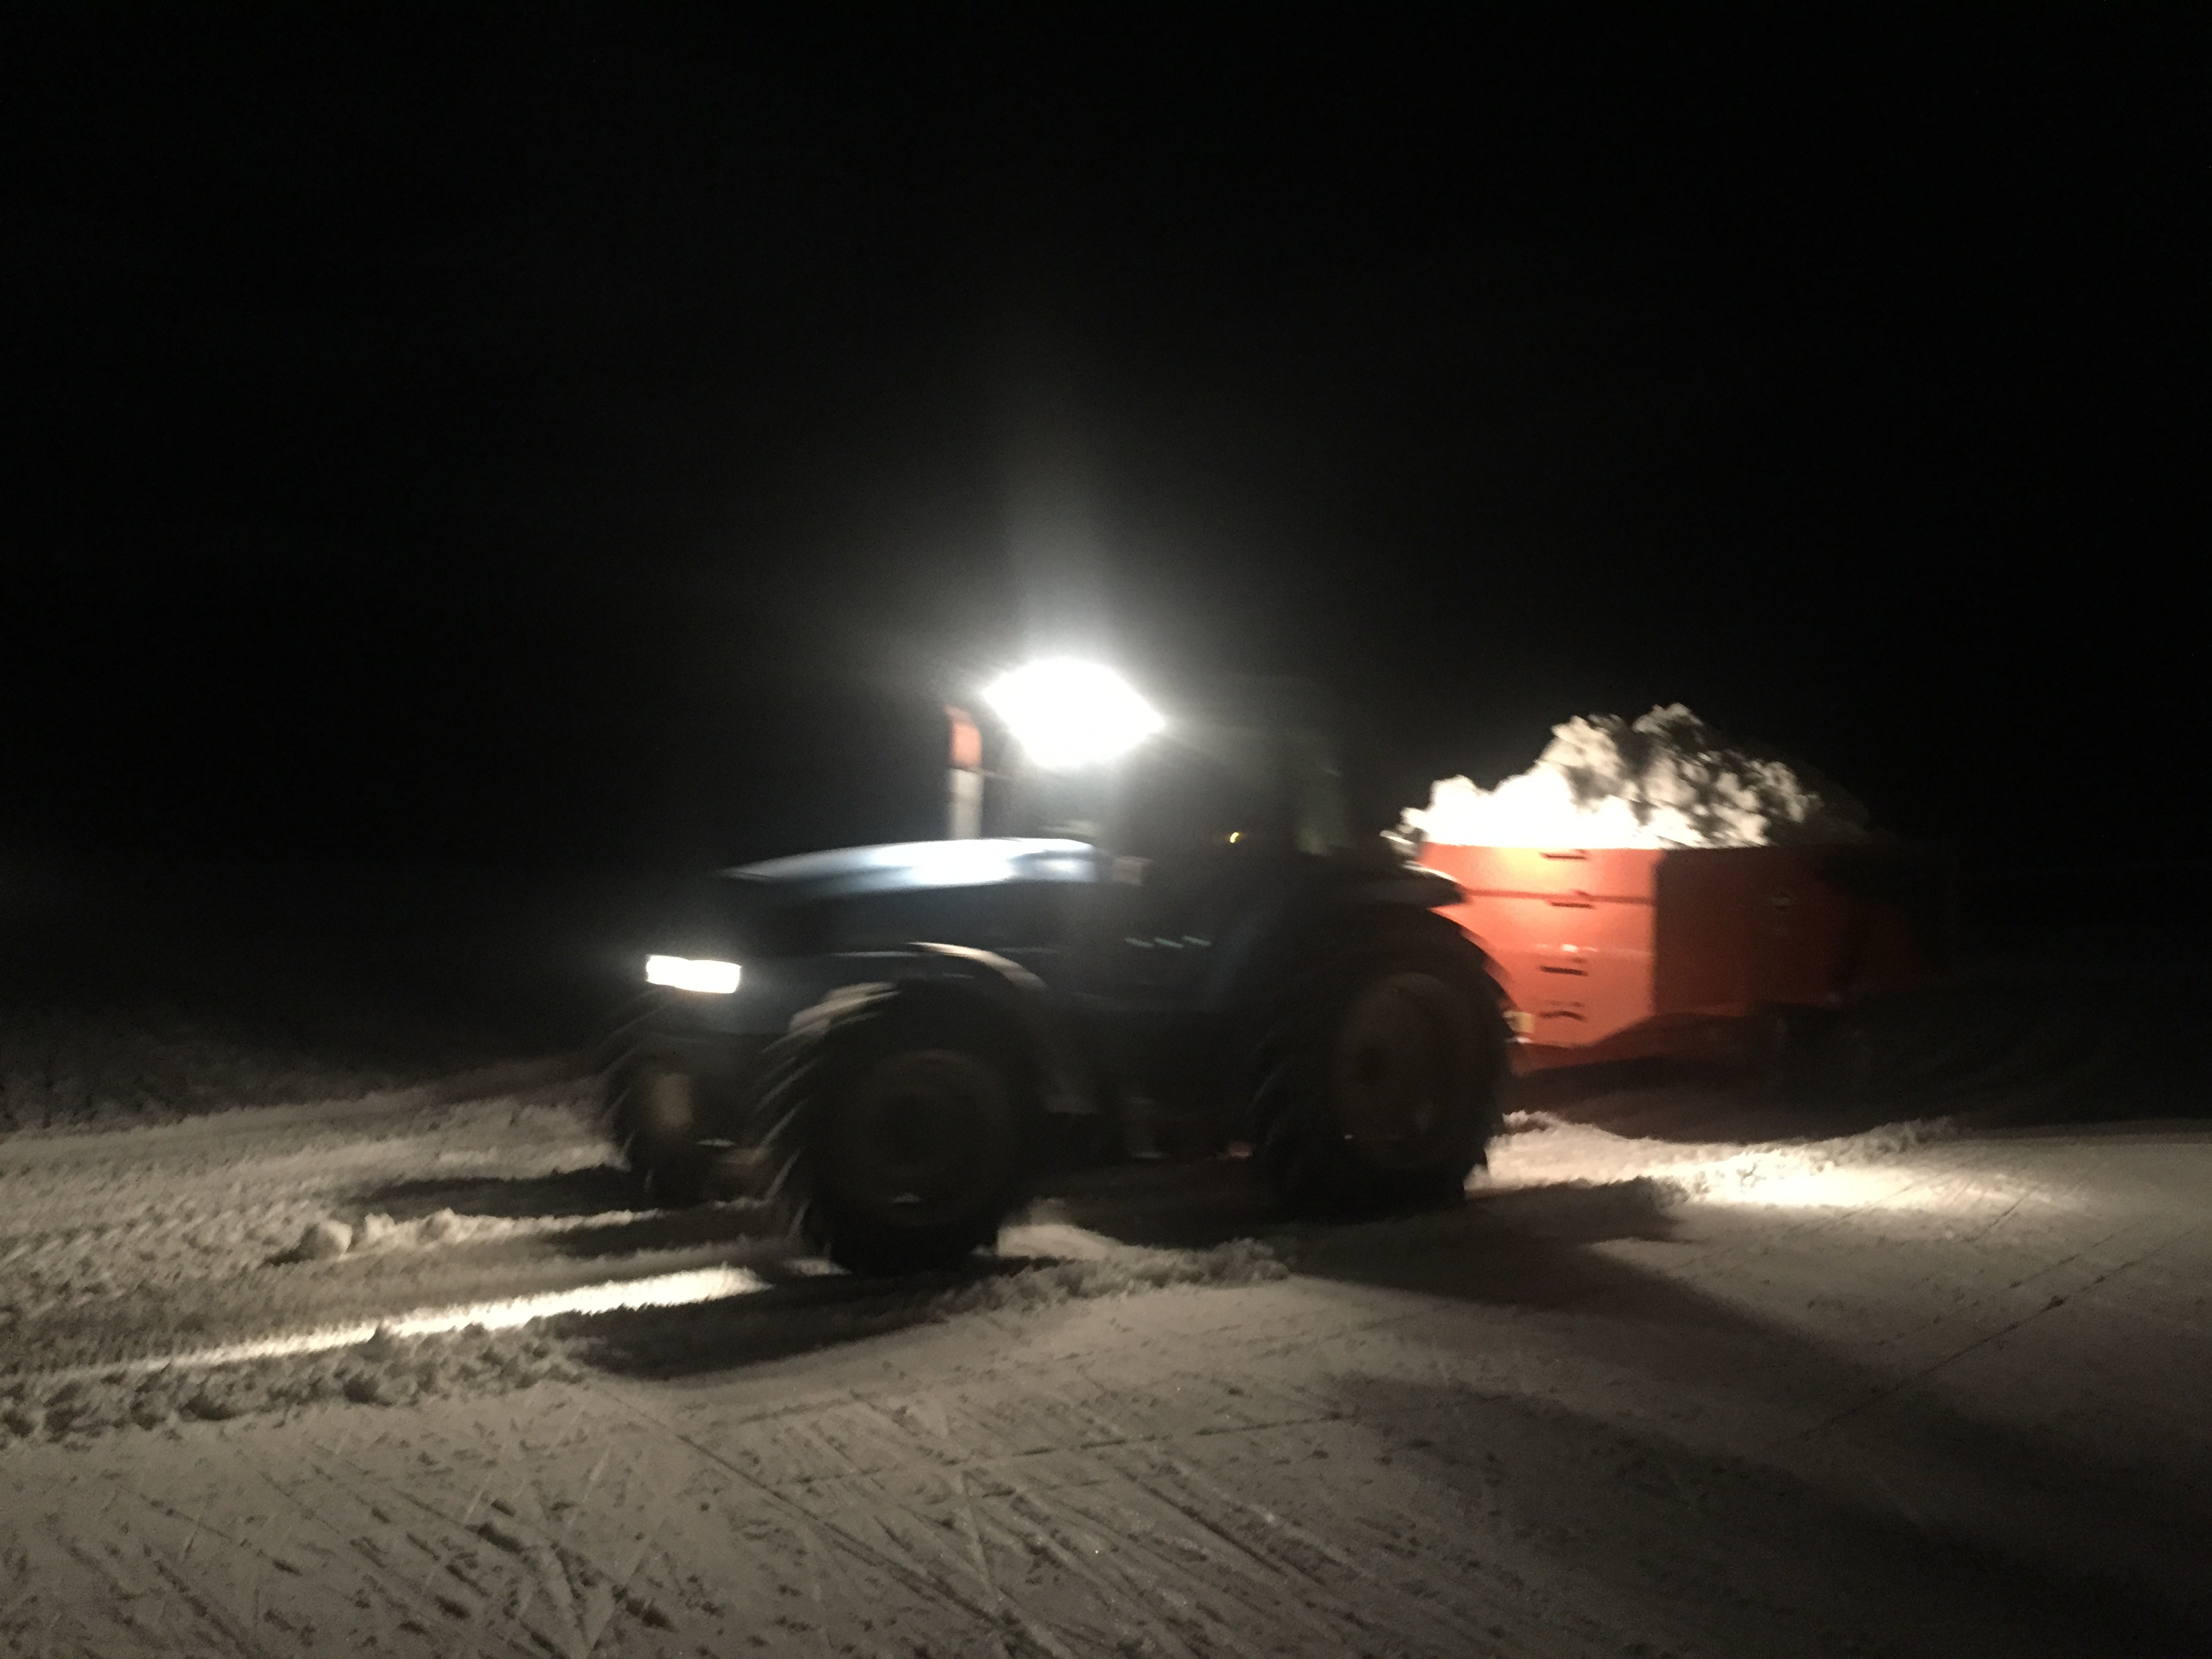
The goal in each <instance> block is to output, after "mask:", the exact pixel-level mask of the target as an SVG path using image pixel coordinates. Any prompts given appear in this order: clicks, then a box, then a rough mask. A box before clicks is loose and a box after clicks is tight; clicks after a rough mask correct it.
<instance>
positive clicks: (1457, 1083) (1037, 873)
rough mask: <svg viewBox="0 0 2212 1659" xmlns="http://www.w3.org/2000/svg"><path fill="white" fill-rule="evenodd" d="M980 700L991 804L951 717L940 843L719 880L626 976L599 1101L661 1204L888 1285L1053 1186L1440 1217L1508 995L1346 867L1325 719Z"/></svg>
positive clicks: (1469, 1162) (940, 1263)
mask: <svg viewBox="0 0 2212 1659" xmlns="http://www.w3.org/2000/svg"><path fill="white" fill-rule="evenodd" d="M990 706H991V707H992V708H994V710H995V711H996V712H997V714H998V715H999V718H1000V720H1001V721H1003V723H1004V728H1005V737H1004V739H1003V741H1002V743H1001V745H1000V746H1001V747H1002V748H1003V749H1006V750H1009V751H1010V752H1011V760H1010V761H1008V762H1007V763H1006V764H1005V769H1004V770H1003V771H1002V772H1000V773H999V774H995V775H994V783H995V784H996V785H997V787H996V788H995V789H994V791H993V792H992V793H993V797H994V798H993V799H990V800H989V801H988V802H987V803H985V802H984V801H983V800H982V799H981V778H982V773H981V753H980V747H979V744H978V743H977V740H976V734H975V727H974V726H972V725H967V724H966V722H965V719H964V716H961V715H960V714H959V713H958V711H949V712H951V713H952V714H954V716H955V728H954V729H955V738H954V760H955V767H954V777H953V787H952V789H951V820H952V822H951V829H953V831H954V834H953V835H952V836H949V837H948V838H947V839H945V840H941V841H931V842H905V843H899V844H894V845H884V846H872V847H858V848H844V849H842V850H837V851H831V852H819V853H809V854H800V855H799V856H796V857H789V858H780V859H775V860H769V861H768V862H765V863H757V864H750V865H747V866H743V867H740V868H737V869H732V870H726V871H724V872H720V874H718V875H716V876H714V877H713V878H710V879H708V881H707V882H706V883H705V890H704V892H703V893H702V896H700V897H699V899H698V901H697V903H696V908H695V909H694V910H693V911H692V913H691V914H690V916H689V918H688V919H687V920H686V921H684V923H683V924H682V926H681V927H678V928H677V929H676V930H674V931H673V932H671V934H670V935H669V936H668V937H667V938H666V939H664V940H663V941H662V942H663V943H664V944H665V947H666V948H665V951H663V952H660V953H656V954H655V955H653V957H650V958H648V960H647V963H646V975H645V976H646V979H647V981H648V982H649V983H650V984H651V986H653V987H655V988H654V989H653V991H651V992H649V993H648V1003H647V1008H646V1012H643V1013H642V1014H641V1015H640V1016H638V1017H637V1018H635V1019H633V1020H632V1021H631V1022H630V1023H629V1025H628V1026H627V1027H626V1028H625V1029H624V1030H623V1033H622V1034H621V1036H620V1038H619V1041H618V1042H617V1045H616V1048H615V1057H614V1058H613V1059H612V1060H611V1063H610V1064H609V1066H608V1067H607V1070H606V1073H605V1085H604V1088H605V1110H606V1114H607V1119H608V1123H609V1127H610V1131H611V1134H612V1135H613V1137H614V1138H615V1139H616V1140H617V1143H618V1145H619V1146H620V1148H621V1150H622V1152H623V1155H624V1157H625V1159H626V1161H627V1163H628V1164H629V1168H630V1170H632V1171H633V1172H634V1174H635V1177H636V1178H637V1179H638V1180H639V1181H640V1182H641V1183H642V1185H643V1187H644V1188H645V1190H646V1192H647V1194H649V1196H650V1198H651V1200H652V1201H653V1202H656V1203H659V1204H665V1205H675V1204H683V1203H688V1202H695V1201H699V1200H704V1199H707V1198H710V1197H712V1198H722V1199H730V1200H749V1201H750V1202H751V1203H753V1204H755V1205H757V1206H766V1208H767V1209H768V1211H769V1212H770V1215H771V1217H772V1218H773V1223H774V1225H775V1226H776V1227H778V1228H784V1229H788V1230H789V1231H793V1233H796V1234H798V1235H799V1236H802V1237H805V1239H807V1240H809V1241H811V1243H812V1244H813V1245H814V1246H815V1247H816V1248H817V1249H820V1250H821V1251H822V1252H823V1254H825V1255H828V1256H829V1258H830V1259H831V1260H832V1261H836V1262H837V1263H838V1264H840V1265H841V1266H842V1267H846V1268H848V1269H849V1270H852V1271H854V1272H859V1273H903V1272H910V1271H915V1270H919V1269H925V1268H932V1267H945V1266H949V1265H951V1264H953V1263H955V1262H957V1261H959V1260H960V1259H961V1258H963V1257H964V1256H965V1255H968V1254H969V1252H971V1251H973V1250H975V1249H978V1248H981V1247H987V1246H988V1245H990V1244H991V1243H993V1241H994V1239H995V1238H996V1237H997V1236H998V1232H999V1229H1000V1225H1001V1224H1002V1223H1003V1222H1004V1221H1005V1220H1006V1218H1007V1217H1008V1216H1009V1215H1010V1214H1012V1212H1014V1211H1015V1210H1017V1209H1018V1207H1019V1206H1021V1204H1022V1203H1023V1202H1024V1200H1025V1198H1026V1196H1027V1194H1028V1192H1029V1190H1030V1183H1031V1182H1032V1180H1033V1179H1034V1178H1035V1177H1036V1176H1037V1175H1038V1173H1039V1172H1040V1171H1041V1170H1044V1169H1046V1168H1047V1167H1051V1166H1055V1165H1059V1164H1063V1163H1064V1162H1066V1161H1067V1160H1071V1159H1072V1160H1078V1161H1081V1160H1103V1159H1113V1158H1186V1159H1187V1158H1219V1157H1225V1156H1229V1157H1243V1158H1249V1162H1250V1164H1252V1165H1253V1166H1255V1168H1256V1170H1258V1171H1259V1172H1260V1174H1261V1176H1263V1177H1264V1178H1265V1179H1266V1180H1267V1182H1270V1183H1271V1184H1272V1185H1273V1188H1275V1190H1276V1191H1277V1192H1278V1193H1279V1194H1280V1196H1281V1198H1282V1199H1283V1200H1285V1202H1286V1203H1287V1205H1288V1206H1290V1207H1291V1209H1292V1210H1293V1211H1295V1212H1298V1213H1301V1214H1305V1215H1316V1216H1319V1215H1340V1214H1354V1213H1372V1212H1377V1211H1380V1210H1385V1209H1389V1208H1394V1207H1401V1206H1413V1205H1420V1204H1425V1203H1438V1202H1448V1201H1451V1200H1456V1199H1457V1197H1458V1196H1459V1194H1461V1193H1462V1190H1463V1188H1464V1185H1465V1182H1466V1181H1467V1178H1468V1175H1469V1174H1470V1172H1472V1171H1473V1170H1474V1169H1476V1168H1477V1167H1479V1166H1480V1165H1481V1164H1483V1162H1484V1160H1485V1153H1486V1146H1487V1145H1488V1143H1489V1141H1490V1139H1491V1138H1492V1135H1493V1134H1494V1133H1496V1131H1497V1128H1498V1091H1499V1087H1500V1084H1501V1082H1502V1079H1503V1077H1504V1070H1505V1064H1504V1061H1505V1054H1506V1045H1507V1041H1508V1033H1507V1029H1506V1025H1505V1022H1504V1017H1503V1015H1502V1013H1501V1003H1500V997H1499V993H1498V985H1497V982H1496V981H1495V979H1494V978H1493V976H1492V972H1491V965H1490V963H1489V962H1488V961H1487V959H1486V957H1485V956H1484V955H1483V953H1482V952H1481V951H1480V950H1479V949H1478V948H1477V947H1476V946H1475V945H1473V944H1472V943H1470V942H1469V940H1468V938H1467V936H1466V935H1465V934H1464V933H1462V931H1461V930H1460V928H1459V927H1456V926H1455V924H1454V923H1452V922H1451V921H1448V920H1446V919H1445V918H1443V916H1440V915H1437V907H1438V906H1440V905H1448V904H1450V903H1452V902H1454V901H1455V898H1456V897H1457V896H1458V890H1457V888H1456V887H1455V884H1453V883H1452V882H1451V881H1450V880H1449V878H1445V877H1443V876H1441V875H1438V874H1437V873H1435V872H1431V871H1426V870H1423V869H1420V868H1418V867H1415V866H1412V865H1410V864H1408V863H1407V862H1405V861H1404V860H1402V859H1401V858H1400V857H1398V856H1397V855H1396V854H1394V853H1393V852H1392V851H1391V849H1390V848H1389V845H1388V844H1387V843H1385V842H1383V840H1382V839H1381V838H1380V837H1379V836H1376V837H1371V838H1369V839H1368V841H1367V842H1366V843H1365V844H1364V845H1362V844H1358V842H1356V841H1355V838H1354V836H1352V833H1351V831H1350V829H1349V815H1348V811H1347V807H1346V791H1345V787H1344V783H1343V779H1342V776H1341V774H1340V767H1339V757H1338V752H1337V746H1336V743H1335V740H1334V736H1333V724H1334V723H1333V721H1332V720H1331V719H1330V711H1329V710H1328V707H1327V705H1326V702H1325V700H1324V699H1322V697H1321V696H1319V695H1318V694H1317V693H1316V692H1314V691H1313V690H1310V688H1305V687H1302V686H1299V685H1296V684H1282V683H1273V682H1254V683H1239V684H1234V685H1229V686H1216V687H1213V688H1211V689H1210V690H1207V691H1206V692H1205V693H1204V694H1203V695H1198V696H1184V697H1182V698H1180V699H1177V698H1174V697H1168V698H1164V699H1163V700H1162V703H1161V706H1160V707H1159V708H1155V707H1154V706H1153V704H1152V703H1151V702H1148V701H1146V700H1145V699H1143V698H1141V697H1139V696H1138V695H1137V694H1136V693H1135V692H1134V691H1133V690H1132V689H1131V688H1130V687H1129V686H1128V685H1127V684H1126V683H1125V682H1123V681H1122V680H1121V679H1120V678H1119V677H1118V676H1115V675H1114V674H1112V673H1111V672H1110V671H1106V670H1103V669H1100V668H1097V667H1094V666H1089V665H1082V664H1076V663H1069V662H1064V661H1063V662H1047V663H1043V664H1038V665H1032V666H1031V667H1030V669H1028V670H1024V671H1018V672H1017V673H1015V674H1012V675H1009V676H1008V677H1006V678H1005V679H1004V680H1001V681H1000V683H999V684H998V685H997V686H996V687H994V690H993V691H992V693H991V694H990ZM963 726H965V730H964V732H963ZM963 774H965V776H963ZM985 817H988V819H989V820H990V822H989V824H988V827H989V828H991V829H994V831H997V832H1000V833H994V834H991V835H988V836H985V835H981V834H978V833H976V831H977V830H978V829H979V828H981V827H982V824H981V820H983V819H984V818H985Z"/></svg>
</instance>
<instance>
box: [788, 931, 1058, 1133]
mask: <svg viewBox="0 0 2212 1659" xmlns="http://www.w3.org/2000/svg"><path fill="white" fill-rule="evenodd" d="M868 965H869V968H870V969H871V970H872V976H871V978H870V980H869V981H866V982H864V983H863V982H856V983H851V984H845V985H841V986H839V987H837V988H836V990H833V991H831V992H830V993H829V994H828V995H827V996H825V997H823V999H822V1000H820V1001H818V1002H817V1003H815V1004H813V1005H812V1006H810V1007H806V1008H802V1009H801V1010H799V1012H798V1013H796V1014H794V1015H793V1016H792V1019H791V1026H790V1029H791V1030H793V1031H798V1030H802V1029H804V1028H805V1027H807V1026H809V1025H811V1024H818V1023H821V1022H823V1021H825V1020H830V1019H835V1018H837V1016H838V1014H839V1013H840V1012H842V1009H843V1008H845V1007H846V1006H848V1005H849V1004H850V1003H852V1002H853V1001H854V1000H856V999H870V998H874V997H878V996H882V995H884V994H890V995H892V996H897V997H911V998H915V999H917V1000H920V999H923V998H929V997H942V998H957V999H959V1000H962V1001H963V1002H965V1003H967V1004H969V1005H970V1006H981V1008H983V1009H985V1010H987V1011H988V1012H990V1013H991V1014H993V1015H994V1016H996V1019H995V1022H994V1023H995V1024H998V1025H1000V1027H1001V1028H1002V1029H1003V1030H1006V1032H1007V1033H1008V1035H1009V1036H1012V1037H1013V1038H1014V1039H1016V1041H1017V1042H1018V1043H1019V1045H1020V1048H1021V1050H1022V1052H1023V1054H1024V1057H1025V1058H1026V1059H1027V1060H1028V1061H1029V1063H1030V1066H1031V1068H1032V1071H1033V1075H1034V1077H1035V1079H1036V1088H1037V1103H1038V1105H1039V1106H1041V1107H1042V1109H1044V1110H1045V1111H1047V1112H1050V1113H1054V1114H1056V1115H1069V1116H1085V1115H1091V1114H1094V1113H1096V1112H1097V1109H1098V1108H1097V1103H1096V1101H1095V1100H1094V1098H1093V1096H1092V1091H1091V1090H1090V1089H1089V1088H1087V1087H1086V1086H1085V1068H1084V1066H1083V1064H1082V1062H1081V1060H1080V1058H1079V1049H1078V1048H1077V1047H1076V1045H1075V1043H1074V1042H1073V1041H1072V1040H1071V1039H1070V1036H1069V1035H1068V1032H1067V1030H1066V1022H1065V1021H1064V1020H1063V1019H1062V1018H1061V1017H1060V1012H1059V1010H1058V1009H1057V1008H1056V1007H1055V1006H1054V1002H1053V997H1052V993H1051V991H1050V990H1049V989H1048V987H1046V985H1045V982H1044V981H1042V980H1041V979H1039V978H1038V977H1037V976H1036V975H1035V974H1033V973H1031V972H1030V970H1029V969H1026V968H1024V967H1023V966H1022V965H1021V964H1020V963H1018V962H1012V961H1009V960H1008V959H1007V958H1006V957H1002V956H1000V955H998V954H997V953H996V952H995V951H983V950H978V949H976V948H975V946H973V945H936V944H930V943H927V942H921V941H917V942H915V943H914V944H911V945H905V946H902V947H901V948H900V949H898V950H896V951H884V952H871V953H870V957H869V963H868Z"/></svg>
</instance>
